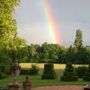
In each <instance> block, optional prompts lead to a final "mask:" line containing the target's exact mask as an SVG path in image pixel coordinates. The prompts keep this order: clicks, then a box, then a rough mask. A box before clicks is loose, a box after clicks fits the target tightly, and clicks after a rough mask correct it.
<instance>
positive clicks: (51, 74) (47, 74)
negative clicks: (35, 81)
mask: <svg viewBox="0 0 90 90" xmlns="http://www.w3.org/2000/svg"><path fill="white" fill-rule="evenodd" d="M41 78H42V79H56V73H55V71H54V65H53V64H51V63H47V64H45V65H44V71H43V75H42V77H41Z"/></svg>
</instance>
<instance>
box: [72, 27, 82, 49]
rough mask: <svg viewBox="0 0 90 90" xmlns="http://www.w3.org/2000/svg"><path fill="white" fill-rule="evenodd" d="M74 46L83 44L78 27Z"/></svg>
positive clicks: (79, 46) (77, 46)
mask: <svg viewBox="0 0 90 90" xmlns="http://www.w3.org/2000/svg"><path fill="white" fill-rule="evenodd" d="M74 46H75V47H76V48H81V47H82V46H83V44H82V31H81V30H79V29H77V30H76V39H75V42H74Z"/></svg>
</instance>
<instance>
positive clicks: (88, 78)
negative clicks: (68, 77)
mask: <svg viewBox="0 0 90 90" xmlns="http://www.w3.org/2000/svg"><path fill="white" fill-rule="evenodd" d="M84 73H85V75H84V76H83V80H85V81H90V65H89V67H88V69H87V71H85V72H84Z"/></svg>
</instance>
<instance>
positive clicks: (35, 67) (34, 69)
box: [29, 65, 39, 75]
mask: <svg viewBox="0 0 90 90" xmlns="http://www.w3.org/2000/svg"><path fill="white" fill-rule="evenodd" d="M38 71H39V70H38V67H37V66H35V65H32V68H30V70H29V74H30V75H38Z"/></svg>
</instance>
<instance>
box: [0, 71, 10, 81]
mask: <svg viewBox="0 0 90 90" xmlns="http://www.w3.org/2000/svg"><path fill="white" fill-rule="evenodd" d="M7 77H8V76H7V75H6V74H5V73H3V72H1V71H0V79H5V78H7Z"/></svg>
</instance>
